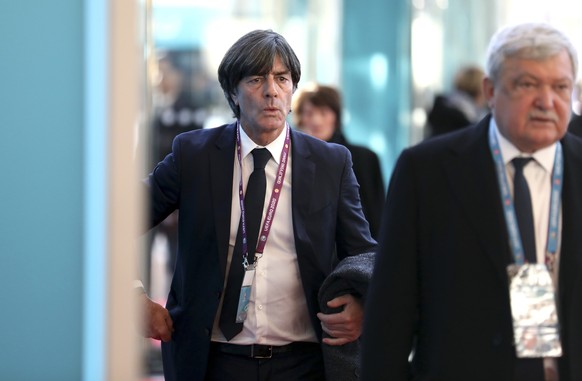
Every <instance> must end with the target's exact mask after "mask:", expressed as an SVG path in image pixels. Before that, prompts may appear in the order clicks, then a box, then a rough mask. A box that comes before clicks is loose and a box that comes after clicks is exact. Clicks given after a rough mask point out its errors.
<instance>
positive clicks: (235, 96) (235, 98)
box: [230, 91, 238, 106]
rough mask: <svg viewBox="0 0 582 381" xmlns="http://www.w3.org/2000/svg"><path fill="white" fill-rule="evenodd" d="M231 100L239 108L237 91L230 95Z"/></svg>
mask: <svg viewBox="0 0 582 381" xmlns="http://www.w3.org/2000/svg"><path fill="white" fill-rule="evenodd" d="M230 99H232V101H233V102H234V104H235V105H237V106H238V96H237V95H236V91H233V92H232V93H230Z"/></svg>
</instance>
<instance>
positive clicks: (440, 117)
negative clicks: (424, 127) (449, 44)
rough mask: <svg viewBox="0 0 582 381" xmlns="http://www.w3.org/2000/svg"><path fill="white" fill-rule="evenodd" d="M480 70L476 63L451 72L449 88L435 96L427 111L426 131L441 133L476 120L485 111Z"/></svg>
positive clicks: (465, 125)
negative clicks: (446, 92)
mask: <svg viewBox="0 0 582 381" xmlns="http://www.w3.org/2000/svg"><path fill="white" fill-rule="evenodd" d="M483 76H484V72H483V70H482V69H481V68H480V67H478V66H465V67H462V68H461V69H459V71H457V73H456V74H455V79H454V83H453V90H452V91H451V92H450V93H448V94H439V95H437V96H436V97H435V99H434V103H433V106H432V108H431V110H430V111H429V113H428V124H429V125H428V127H429V128H428V133H429V135H430V136H437V135H442V134H445V133H447V132H451V131H455V130H458V129H460V128H463V127H467V126H469V125H471V124H475V123H477V122H478V121H479V120H481V119H482V118H483V117H484V116H485V114H486V113H487V102H486V99H485V96H484V95H483V91H482V89H481V86H482V82H483Z"/></svg>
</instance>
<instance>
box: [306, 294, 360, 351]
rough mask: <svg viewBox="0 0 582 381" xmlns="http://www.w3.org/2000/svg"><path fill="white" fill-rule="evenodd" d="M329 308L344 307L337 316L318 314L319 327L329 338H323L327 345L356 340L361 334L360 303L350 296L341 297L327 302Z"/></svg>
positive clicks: (342, 343)
mask: <svg viewBox="0 0 582 381" xmlns="http://www.w3.org/2000/svg"><path fill="white" fill-rule="evenodd" d="M327 306H328V307H331V308H336V307H341V306H344V309H343V311H342V312H339V313H337V314H324V313H321V312H320V313H318V314H317V317H318V318H319V320H321V327H322V328H323V330H324V332H325V333H327V334H328V335H330V336H331V338H324V339H323V342H324V343H325V344H328V345H344V344H347V343H350V342H352V341H355V340H357V339H358V338H359V337H360V335H361V334H362V323H363V320H364V308H363V306H362V302H361V301H360V300H359V299H357V298H356V297H354V296H352V295H349V294H347V295H342V296H339V297H337V298H335V299H332V300H330V301H329V302H327Z"/></svg>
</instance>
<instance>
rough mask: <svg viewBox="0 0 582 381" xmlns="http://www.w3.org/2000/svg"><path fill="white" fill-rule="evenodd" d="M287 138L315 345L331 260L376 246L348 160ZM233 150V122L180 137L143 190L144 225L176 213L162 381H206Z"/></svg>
mask: <svg viewBox="0 0 582 381" xmlns="http://www.w3.org/2000/svg"><path fill="white" fill-rule="evenodd" d="M290 134H291V165H292V185H291V189H292V190H291V192H292V194H291V199H292V219H293V232H294V235H295V246H296V251H297V261H298V265H299V270H300V274H301V282H302V285H303V289H304V291H305V298H306V300H307V305H308V308H309V312H310V315H311V318H312V322H313V326H314V328H315V330H316V332H317V334H318V336H319V337H321V323H320V322H319V320H318V319H317V317H316V313H317V312H318V311H319V307H318V300H317V294H318V291H319V288H320V286H321V284H322V282H323V280H324V279H325V278H326V276H327V275H328V274H329V273H330V272H331V271H332V269H333V265H334V264H335V263H337V260H338V259H342V258H345V257H346V256H350V255H357V254H362V253H367V252H372V251H375V248H376V242H375V241H374V240H373V239H372V238H371V236H370V231H369V227H368V223H367V222H366V220H365V218H364V215H363V213H362V208H361V205H360V199H359V195H358V187H357V182H356V179H355V177H354V173H353V170H352V162H351V157H350V154H349V151H348V150H347V149H346V148H345V147H342V146H340V145H336V144H327V143H325V142H322V141H320V140H318V139H315V138H312V137H309V136H307V135H306V134H303V133H301V132H298V131H296V130H293V129H292V130H291V131H290ZM235 145H236V123H233V124H230V125H225V126H221V127H217V128H213V129H205V130H198V131H192V132H187V133H184V134H181V135H179V136H178V137H177V138H176V139H175V141H174V144H173V152H172V154H170V155H168V156H167V157H166V158H165V159H164V160H163V161H162V162H161V163H159V164H158V165H157V166H156V168H155V169H154V171H153V172H152V174H151V175H150V176H149V179H148V181H147V184H148V186H149V191H148V192H149V195H150V201H151V205H152V210H151V221H150V224H152V225H155V224H157V223H159V222H160V221H162V220H163V219H164V218H165V217H166V216H167V215H168V214H169V213H171V212H172V211H173V210H174V209H176V208H178V209H179V210H180V213H179V217H180V221H179V238H178V245H179V249H178V256H177V262H176V267H175V272H174V276H173V279H172V284H171V289H170V293H169V296H168V301H167V308H168V310H169V312H170V315H171V316H172V319H173V321H174V329H175V331H174V334H173V337H172V341H171V342H169V343H164V344H163V345H162V350H163V360H164V373H165V377H166V378H165V379H166V381H172V380H189V381H191V380H202V379H203V378H204V373H205V369H206V363H207V358H208V347H209V342H210V336H211V331H212V325H213V321H214V318H215V314H216V311H217V308H218V304H219V300H220V296H221V293H222V291H223V284H224V283H223V282H224V274H225V270H226V262H227V253H228V244H229V235H230V214H231V201H232V182H233V168H234V164H235V161H234V160H235ZM273 223H274V224H276V223H277V216H275V218H274V220H273ZM336 253H337V257H336ZM265 255H268V253H265Z"/></svg>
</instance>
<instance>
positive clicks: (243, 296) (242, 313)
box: [236, 267, 255, 323]
mask: <svg viewBox="0 0 582 381" xmlns="http://www.w3.org/2000/svg"><path fill="white" fill-rule="evenodd" d="M254 278H255V268H254V267H249V268H248V269H246V270H245V276H244V278H243V283H242V287H241V289H240V296H239V298H238V308H237V309H236V322H237V323H242V322H244V321H245V319H246V318H247V311H248V310H249V301H250V300H251V289H252V287H253V279H254Z"/></svg>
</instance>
